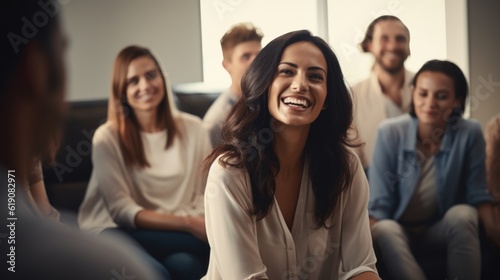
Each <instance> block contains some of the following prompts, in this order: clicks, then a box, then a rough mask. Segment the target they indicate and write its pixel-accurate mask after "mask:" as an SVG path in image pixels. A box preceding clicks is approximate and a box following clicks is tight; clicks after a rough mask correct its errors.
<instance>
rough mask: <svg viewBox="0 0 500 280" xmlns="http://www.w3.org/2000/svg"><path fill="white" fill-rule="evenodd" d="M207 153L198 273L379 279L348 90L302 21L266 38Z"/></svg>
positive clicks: (332, 56)
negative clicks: (203, 264)
mask: <svg viewBox="0 0 500 280" xmlns="http://www.w3.org/2000/svg"><path fill="white" fill-rule="evenodd" d="M242 90H243V98H242V99H241V100H240V101H238V103H236V104H235V106H234V107H233V109H232V111H231V112H230V114H229V116H228V118H227V119H226V122H225V124H224V126H223V129H222V135H223V139H224V144H223V145H222V146H220V147H218V148H216V149H215V150H214V151H213V152H212V154H211V155H210V156H209V157H208V158H207V160H206V161H205V171H206V174H208V175H207V187H206V192H205V211H206V212H205V214H206V216H205V218H206V227H207V236H208V240H209V243H210V246H211V249H212V250H211V256H210V265H209V271H208V274H207V276H206V278H205V279H293V278H295V277H299V278H300V277H302V278H307V279H378V276H377V275H376V269H375V261H376V260H375V256H374V253H373V249H372V243H371V236H370V231H369V227H368V213H367V203H368V184H367V181H366V177H365V175H364V172H363V169H362V167H361V165H360V162H359V159H358V158H357V157H356V156H355V155H354V154H353V153H352V152H351V150H350V148H349V146H350V145H349V139H348V137H347V130H348V129H349V127H350V126H351V122H352V100H351V97H350V95H349V93H348V90H347V88H346V86H345V83H344V79H343V75H342V72H341V69H340V66H339V63H338V60H337V58H336V56H335V54H334V53H333V51H332V50H331V48H330V47H329V46H328V45H327V44H326V43H325V42H324V41H323V40H322V39H320V38H319V37H315V36H312V35H311V34H310V33H309V32H308V31H296V32H290V33H287V34H285V35H282V36H280V37H278V38H276V39H274V40H273V41H271V42H270V43H269V44H268V45H267V46H266V47H265V48H264V49H263V50H262V51H261V52H260V54H259V55H258V56H257V57H256V58H255V60H254V62H253V63H252V64H251V65H250V67H249V68H248V70H247V72H246V74H245V75H244V77H243V80H242Z"/></svg>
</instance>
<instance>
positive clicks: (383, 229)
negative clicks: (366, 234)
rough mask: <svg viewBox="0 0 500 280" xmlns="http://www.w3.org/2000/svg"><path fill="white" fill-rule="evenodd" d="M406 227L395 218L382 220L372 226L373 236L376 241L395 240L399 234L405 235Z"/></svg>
mask: <svg viewBox="0 0 500 280" xmlns="http://www.w3.org/2000/svg"><path fill="white" fill-rule="evenodd" d="M404 235H405V234H404V229H403V228H402V227H401V225H400V224H399V223H398V222H396V221H394V220H388V219H386V220H380V221H378V222H376V223H375V224H374V225H373V227H372V238H373V241H374V242H375V243H378V242H381V241H383V240H386V239H388V240H393V239H394V238H396V237H398V236H404Z"/></svg>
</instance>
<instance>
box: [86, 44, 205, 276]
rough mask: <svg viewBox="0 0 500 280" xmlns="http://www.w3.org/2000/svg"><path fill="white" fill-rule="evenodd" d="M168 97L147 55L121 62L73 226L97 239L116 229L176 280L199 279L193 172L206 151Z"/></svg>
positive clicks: (199, 132)
mask: <svg viewBox="0 0 500 280" xmlns="http://www.w3.org/2000/svg"><path fill="white" fill-rule="evenodd" d="M168 89H169V86H168V84H167V82H166V79H165V76H164V75H163V72H162V70H161V68H160V66H159V64H158V62H157V60H156V59H155V57H154V56H153V55H152V54H151V52H150V51H149V50H148V49H145V48H142V47H137V46H130V47H127V48H125V49H123V50H122V51H121V52H120V53H119V54H118V57H117V58H116V60H115V65H114V70H113V79H112V93H111V97H110V100H109V109H108V121H107V122H106V123H105V124H103V125H102V126H100V127H99V128H98V129H97V130H96V132H95V135H94V138H93V146H92V163H93V167H94V168H93V171H92V176H91V179H90V182H89V186H88V189H87V193H86V195H85V199H84V201H83V203H82V206H81V207H80V212H79V216H78V222H79V224H80V227H81V228H83V229H85V230H89V231H92V232H95V233H98V232H101V231H102V230H104V229H110V228H119V229H120V230H122V231H124V232H125V233H126V234H128V235H129V236H131V237H132V238H133V239H135V240H136V241H137V242H138V243H139V244H141V245H142V246H143V247H144V248H145V249H146V251H148V252H149V253H150V254H151V255H152V256H153V257H154V258H156V259H157V260H158V261H160V262H161V263H163V264H164V265H165V267H166V268H167V269H168V270H169V272H170V273H171V274H172V276H173V278H174V279H177V278H178V279H199V277H200V276H201V275H202V274H203V271H204V269H205V267H204V263H205V262H206V258H208V251H209V248H208V245H207V243H206V233H205V224H204V218H203V216H204V213H203V212H204V211H203V200H202V199H203V191H204V188H203V185H202V180H201V178H200V176H199V174H198V170H199V167H200V164H201V162H202V160H203V158H204V157H205V156H206V155H207V154H208V153H209V152H210V149H211V146H210V140H209V138H208V133H206V131H205V130H204V129H203V127H202V124H201V120H199V119H198V118H196V117H194V116H191V115H188V114H186V113H180V112H176V111H175V109H174V108H173V104H172V101H171V100H172V99H171V98H172V97H171V94H170V93H169V92H168V91H169V90H168Z"/></svg>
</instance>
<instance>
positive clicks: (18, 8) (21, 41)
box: [0, 0, 60, 100]
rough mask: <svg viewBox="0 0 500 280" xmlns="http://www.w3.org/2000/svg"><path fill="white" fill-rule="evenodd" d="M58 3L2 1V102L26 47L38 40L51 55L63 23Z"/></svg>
mask: <svg viewBox="0 0 500 280" xmlns="http://www.w3.org/2000/svg"><path fill="white" fill-rule="evenodd" d="M58 9H60V4H59V3H58V2H57V1H56V0H40V1H33V0H2V1H1V4H0V20H1V23H0V36H1V37H2V38H1V39H0V41H1V47H2V48H1V50H2V51H1V53H0V60H1V61H2V67H0V100H1V99H3V95H4V91H5V90H6V87H7V84H8V82H9V81H10V80H11V75H12V74H13V73H14V72H15V71H16V69H17V65H18V64H19V62H20V61H21V58H22V56H23V53H24V49H25V48H26V45H28V44H30V43H32V42H35V41H38V42H40V43H41V44H42V46H43V48H44V51H46V52H47V53H48V54H49V55H51V49H52V48H51V47H50V44H51V42H50V41H51V38H52V33H53V31H54V28H55V26H56V25H57V24H58V22H59V16H58V12H59V10H58Z"/></svg>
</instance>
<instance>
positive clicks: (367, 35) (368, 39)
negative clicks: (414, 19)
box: [359, 15, 410, 52]
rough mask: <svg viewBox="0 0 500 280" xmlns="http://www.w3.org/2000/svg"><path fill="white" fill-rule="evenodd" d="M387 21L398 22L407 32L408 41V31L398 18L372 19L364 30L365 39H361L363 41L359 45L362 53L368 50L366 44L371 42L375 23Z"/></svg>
mask: <svg viewBox="0 0 500 280" xmlns="http://www.w3.org/2000/svg"><path fill="white" fill-rule="evenodd" d="M388 20H393V21H398V22H400V23H401V24H402V25H403V26H404V28H405V29H406V32H408V39H410V30H409V29H408V27H406V25H405V24H404V23H403V22H402V21H401V20H400V19H399V18H398V17H396V16H391V15H383V16H379V17H378V18H376V19H374V20H373V21H372V22H371V23H370V25H368V28H367V29H366V32H365V37H364V38H363V41H361V43H359V45H360V46H361V49H362V50H363V52H368V51H369V50H368V43H370V42H371V41H372V40H373V30H374V29H375V25H377V23H379V22H381V21H388Z"/></svg>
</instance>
